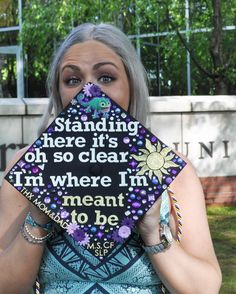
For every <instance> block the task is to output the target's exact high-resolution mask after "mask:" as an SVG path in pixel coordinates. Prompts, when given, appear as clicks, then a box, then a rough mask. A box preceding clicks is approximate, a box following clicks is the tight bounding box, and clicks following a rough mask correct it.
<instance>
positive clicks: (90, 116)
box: [5, 83, 186, 260]
mask: <svg viewBox="0 0 236 294" xmlns="http://www.w3.org/2000/svg"><path fill="white" fill-rule="evenodd" d="M185 165H186V163H185V162H184V161H183V159H182V158H180V157H179V156H178V155H177V154H176V153H175V152H174V151H173V150H172V149H171V148H170V147H168V146H166V145H165V144H164V143H163V142H162V141H161V140H160V139H159V138H157V137H156V136H155V135H154V134H152V133H151V132H150V131H149V130H148V129H146V128H145V127H144V126H143V125H142V124H141V123H139V122H138V121H137V120H136V119H134V118H133V117H132V116H131V115H130V114H128V113H127V112H126V111H125V110H124V109H122V108H121V107H120V106H119V105H118V104H117V103H115V102H114V101H113V100H112V99H111V98H110V97H108V96H107V95H106V94H105V93H103V92H102V91H101V89H100V88H99V87H98V86H97V85H95V84H92V83H88V84H86V85H85V86H84V88H83V90H82V91H80V92H79V93H78V94H77V95H76V96H75V97H74V98H73V99H72V100H71V102H70V103H69V104H68V105H67V107H65V109H63V111H62V112H61V113H60V114H59V115H58V116H57V117H56V118H55V120H54V121H53V122H52V123H51V124H50V126H49V127H48V128H47V129H46V130H45V131H44V132H43V133H42V134H41V136H40V137H39V138H38V139H37V140H36V141H35V142H34V143H33V144H32V145H31V146H30V147H29V148H28V150H27V151H26V152H25V153H24V155H23V156H22V157H21V158H20V160H19V161H18V162H17V163H16V164H15V165H14V166H13V168H12V169H11V170H10V171H9V173H8V174H7V175H6V177H5V178H6V180H7V181H9V182H10V184H11V185H13V186H14V187H15V188H16V189H17V190H18V191H20V192H21V193H22V194H23V195H24V196H25V197H26V198H27V199H29V200H30V201H31V202H32V203H33V204H34V205H36V206H37V207H38V208H39V209H41V210H42V211H43V212H44V213H45V214H47V215H48V216H49V217H50V218H51V219H52V220H53V221H55V222H56V223H57V224H59V225H60V226H61V227H62V228H63V229H65V230H66V231H67V233H68V234H69V235H71V236H72V238H74V240H75V241H76V242H78V244H79V245H81V246H84V247H85V248H86V249H87V250H89V251H90V252H91V253H92V254H93V255H94V256H95V257H97V258H98V259H100V260H101V259H103V258H104V257H106V256H108V255H109V254H110V253H111V251H112V250H113V249H114V247H115V246H116V245H117V244H120V243H125V242H126V240H128V238H129V237H130V235H131V233H132V230H133V229H134V228H135V224H136V223H137V221H138V220H139V219H140V218H141V217H143V215H144V214H145V213H146V212H147V211H148V210H149V209H150V208H151V206H152V205H153V204H154V202H155V201H156V200H157V199H158V198H159V197H160V196H161V194H162V193H163V191H164V190H166V189H167V187H168V186H169V185H170V183H171V182H172V181H173V180H174V179H175V178H176V176H177V175H178V173H179V172H180V171H181V170H182V168H183V167H184V166H185ZM98 249H99V250H98Z"/></svg>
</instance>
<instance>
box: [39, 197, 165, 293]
mask: <svg viewBox="0 0 236 294" xmlns="http://www.w3.org/2000/svg"><path fill="white" fill-rule="evenodd" d="M169 215H170V212H169V204H168V194H167V191H165V192H164V193H163V194H162V203H161V210H160V220H161V221H164V222H167V223H169ZM39 282H40V293H43V294H59V293H63V294H64V293H66V294H85V293H86V294H90V293H91V294H101V293H112V294H131V293H132V294H134V293H140V294H151V293H155V294H159V293H167V292H165V288H164V286H163V285H162V283H161V280H160V279H159V277H158V275H157V273H156V272H155V270H154V269H153V267H152V265H151V262H150V260H149V258H148V256H147V254H146V253H145V252H144V250H143V248H142V246H141V245H140V239H139V236H138V234H137V233H136V232H133V233H132V234H131V237H130V238H129V239H128V240H127V241H126V242H125V243H124V244H120V245H117V247H116V248H115V249H114V250H113V251H112V253H111V254H110V255H109V256H108V257H107V258H106V259H105V260H103V261H100V260H98V259H97V258H96V257H94V256H93V255H92V254H91V253H90V252H89V251H87V250H86V249H85V248H84V247H83V246H79V245H78V243H76V242H75V241H74V240H73V239H72V238H71V237H70V236H69V235H68V234H67V233H64V232H59V233H58V234H57V236H56V237H54V238H53V239H52V240H50V242H48V244H47V247H46V249H45V252H44V255H43V258H42V262H41V266H40V270H39Z"/></svg>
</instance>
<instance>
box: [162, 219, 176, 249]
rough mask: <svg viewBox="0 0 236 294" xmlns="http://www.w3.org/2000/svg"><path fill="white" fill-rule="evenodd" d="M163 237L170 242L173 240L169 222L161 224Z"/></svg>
mask: <svg viewBox="0 0 236 294" xmlns="http://www.w3.org/2000/svg"><path fill="white" fill-rule="evenodd" d="M161 238H164V239H165V240H166V241H167V243H168V244H170V243H171V242H172V240H173V237H172V234H171V230H170V227H169V226H168V225H167V224H161Z"/></svg>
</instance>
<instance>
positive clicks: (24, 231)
mask: <svg viewBox="0 0 236 294" xmlns="http://www.w3.org/2000/svg"><path fill="white" fill-rule="evenodd" d="M21 234H22V236H23V238H24V239H25V240H26V241H27V242H28V243H32V244H42V243H44V242H46V241H47V240H48V239H50V238H51V237H52V235H53V231H50V232H49V233H48V234H47V235H46V236H44V237H36V236H34V235H33V234H32V233H31V232H30V230H29V228H28V227H27V225H26V223H24V224H23V226H22V227H21Z"/></svg>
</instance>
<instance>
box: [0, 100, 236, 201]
mask: <svg viewBox="0 0 236 294" xmlns="http://www.w3.org/2000/svg"><path fill="white" fill-rule="evenodd" d="M47 101H48V100H47V98H39V99H37V98H25V99H22V100H21V99H0V180H1V178H3V171H4V170H5V167H6V164H7V162H9V160H10V158H11V157H12V155H13V154H14V153H15V152H16V151H17V150H18V149H20V148H22V147H23V146H25V145H30V144H32V143H33V142H34V141H35V140H36V138H37V125H38V123H39V120H40V116H41V115H42V113H43V110H44V109H45V106H46V104H47ZM150 110H151V113H150V119H149V124H150V128H151V130H152V131H153V132H154V133H155V135H157V136H158V137H159V138H160V139H161V140H162V141H163V142H165V143H166V144H167V145H169V146H170V147H172V148H173V149H176V150H178V151H180V152H181V153H183V154H184V155H185V156H187V157H188V158H189V159H190V161H191V162H192V163H193V165H194V166H195V168H196V171H197V174H198V176H199V177H200V180H201V182H202V185H203V189H204V192H205V196H206V203H207V204H210V205H214V204H217V205H219V204H220V205H222V204H235V203H236V148H235V146H236V136H235V127H236V96H181V97H176V96H171V97H150Z"/></svg>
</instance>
